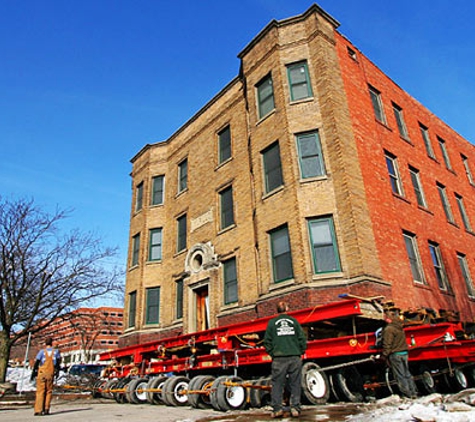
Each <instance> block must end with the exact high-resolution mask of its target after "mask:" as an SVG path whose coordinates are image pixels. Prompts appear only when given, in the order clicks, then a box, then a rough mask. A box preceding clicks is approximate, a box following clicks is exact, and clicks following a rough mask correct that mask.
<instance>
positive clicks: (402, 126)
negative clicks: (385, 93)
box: [392, 102, 409, 141]
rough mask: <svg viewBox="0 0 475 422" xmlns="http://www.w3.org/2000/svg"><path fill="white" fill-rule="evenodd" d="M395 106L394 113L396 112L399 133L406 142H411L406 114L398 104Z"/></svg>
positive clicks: (394, 104)
mask: <svg viewBox="0 0 475 422" xmlns="http://www.w3.org/2000/svg"><path fill="white" fill-rule="evenodd" d="M392 104H393V111H394V118H395V119H396V125H397V128H398V131H399V135H400V136H401V138H403V139H404V140H406V141H408V140H409V134H408V132H407V126H406V120H405V119H404V112H403V109H402V107H400V106H399V105H397V104H396V103H394V102H393V103H392Z"/></svg>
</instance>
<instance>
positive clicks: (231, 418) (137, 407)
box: [0, 394, 357, 422]
mask: <svg viewBox="0 0 475 422" xmlns="http://www.w3.org/2000/svg"><path fill="white" fill-rule="evenodd" d="M33 404H34V396H33V395H32V394H28V395H27V396H23V397H18V395H16V396H11V397H4V398H3V399H1V400H0V421H1V422H50V421H51V422H55V421H56V422H59V421H61V422H136V421H140V422H142V421H144V422H146V421H153V422H205V421H213V422H219V421H221V422H260V421H266V422H267V421H271V420H273V419H271V409H270V408H269V407H266V408H263V409H246V410H239V411H228V412H219V411H216V410H214V409H195V408H193V407H190V406H179V407H172V406H164V405H158V406H154V405H151V404H130V403H125V404H119V403H117V402H116V401H115V400H108V399H103V398H92V397H90V396H89V397H84V396H77V397H75V396H74V395H62V396H59V397H58V396H56V397H53V402H52V405H51V414H50V415H48V416H40V417H38V416H34V411H33ZM355 413H357V410H356V409H355V406H354V405H352V404H345V405H343V406H341V405H331V404H330V405H324V406H323V405H322V406H308V407H307V406H304V409H303V412H302V415H301V416H300V418H299V422H314V421H316V420H327V421H332V422H343V421H344V420H345V419H346V417H347V416H348V415H351V414H355ZM285 416H286V417H284V419H280V420H281V421H282V422H285V421H291V420H294V421H296V419H291V418H290V417H287V416H289V415H285Z"/></svg>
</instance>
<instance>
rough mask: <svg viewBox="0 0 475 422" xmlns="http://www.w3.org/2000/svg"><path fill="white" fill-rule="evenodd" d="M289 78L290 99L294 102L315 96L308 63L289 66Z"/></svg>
mask: <svg viewBox="0 0 475 422" xmlns="http://www.w3.org/2000/svg"><path fill="white" fill-rule="evenodd" d="M287 76H288V78H289V87H290V99H291V100H292V101H297V100H302V99H304V98H309V97H312V96H313V94H312V87H311V85H310V77H309V74H308V67H307V62H306V61H304V62H300V63H295V64H291V65H289V66H287Z"/></svg>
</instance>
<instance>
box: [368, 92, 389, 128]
mask: <svg viewBox="0 0 475 422" xmlns="http://www.w3.org/2000/svg"><path fill="white" fill-rule="evenodd" d="M368 88H369V96H370V99H371V104H372V105H373V111H374V117H375V118H376V120H377V121H378V122H380V123H382V124H384V125H386V124H387V123H386V122H387V120H386V115H385V113H384V107H383V99H382V96H381V92H380V91H378V90H377V89H376V88H375V87H374V86H372V85H368Z"/></svg>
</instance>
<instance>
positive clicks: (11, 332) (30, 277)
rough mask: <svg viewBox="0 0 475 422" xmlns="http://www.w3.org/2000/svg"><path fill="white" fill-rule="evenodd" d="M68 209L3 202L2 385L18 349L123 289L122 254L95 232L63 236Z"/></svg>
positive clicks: (0, 202) (0, 270) (0, 222)
mask: <svg viewBox="0 0 475 422" xmlns="http://www.w3.org/2000/svg"><path fill="white" fill-rule="evenodd" d="M68 216H69V213H68V212H67V211H65V210H60V209H56V210H55V212H53V213H47V212H45V211H44V210H42V209H41V208H39V207H37V206H36V205H35V203H34V201H33V200H27V199H18V200H6V199H4V198H2V197H0V382H3V381H5V376H6V369H7V365H8V359H9V356H10V351H11V348H12V346H13V345H14V344H15V343H16V342H17V341H18V340H20V339H22V338H24V337H25V336H27V335H28V333H32V334H37V333H38V332H40V331H41V330H42V329H44V328H46V327H47V326H48V325H50V324H51V322H52V321H54V320H55V319H56V318H58V317H60V316H61V315H63V314H65V313H67V312H70V311H72V310H74V309H76V308H78V307H79V306H81V305H84V304H85V303H87V302H88V301H91V300H92V299H95V298H98V297H101V296H104V295H106V294H110V293H111V292H119V291H121V289H122V283H121V282H120V281H121V280H120V278H121V277H119V272H118V270H117V269H116V268H114V267H112V265H110V263H108V262H107V261H108V260H109V259H110V258H112V257H114V256H115V255H116V249H114V248H108V247H104V246H103V245H102V242H101V239H99V238H97V236H95V235H94V234H92V233H83V232H81V231H79V230H73V231H71V232H69V233H66V234H64V233H62V232H61V230H60V227H59V226H60V223H61V222H62V221H63V220H64V219H66V218H67V217H68Z"/></svg>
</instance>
